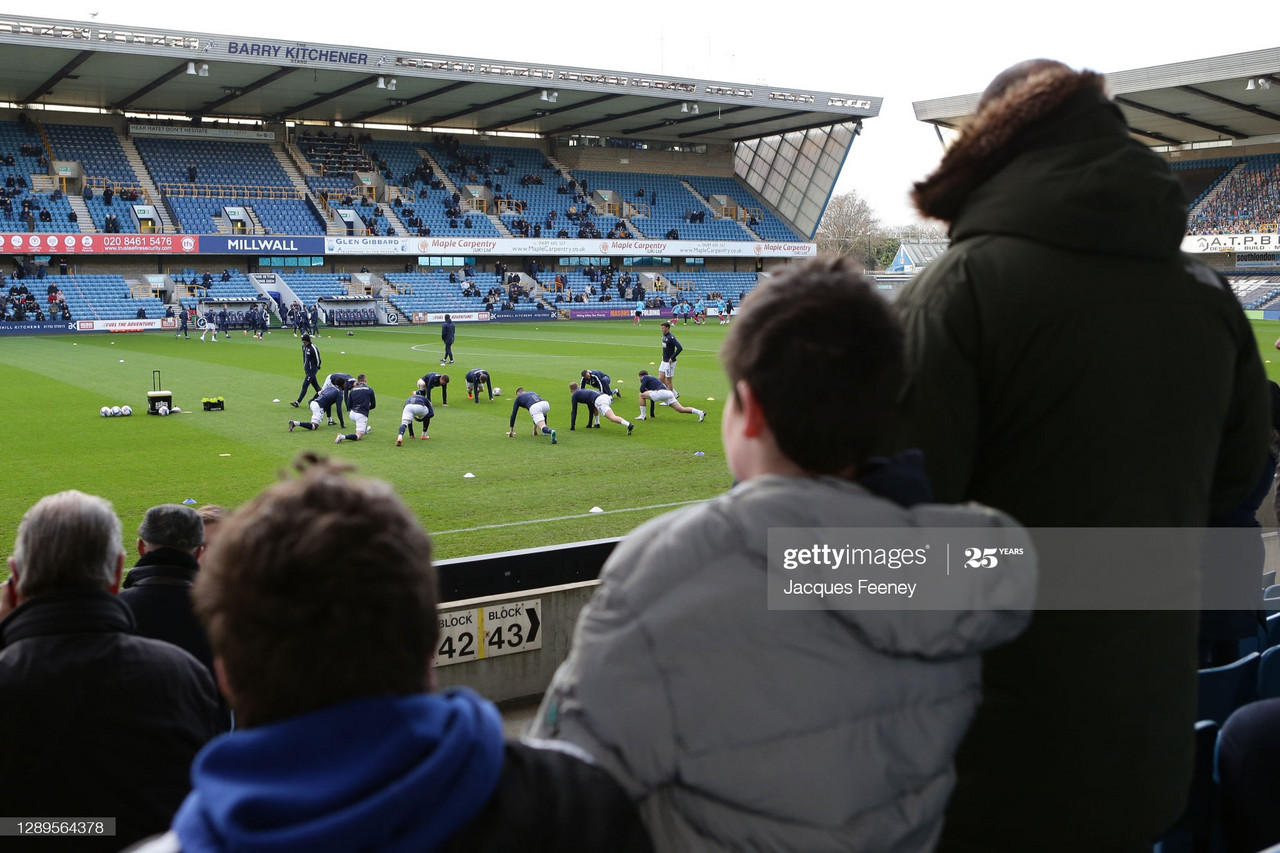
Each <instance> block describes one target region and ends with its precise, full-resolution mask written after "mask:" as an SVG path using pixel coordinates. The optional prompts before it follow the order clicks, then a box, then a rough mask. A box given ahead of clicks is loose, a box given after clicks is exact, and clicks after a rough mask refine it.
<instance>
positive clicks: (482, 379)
mask: <svg viewBox="0 0 1280 853" xmlns="http://www.w3.org/2000/svg"><path fill="white" fill-rule="evenodd" d="M466 380H467V396H468V397H470V398H471V401H472V402H474V403H479V402H480V388H481V386H483V387H485V388H488V389H489V402H490V403H492V402H493V377H491V376H490V375H489V371H487V370H483V369H481V368H478V367H477V368H476V369H475V370H468V371H467V376H466ZM441 393H442V394H443V392H441Z"/></svg>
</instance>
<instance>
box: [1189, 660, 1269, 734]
mask: <svg viewBox="0 0 1280 853" xmlns="http://www.w3.org/2000/svg"><path fill="white" fill-rule="evenodd" d="M1260 659H1261V655H1259V654H1258V653H1257V652H1253V653H1251V654H1248V655H1245V656H1244V657H1242V658H1241V659H1240V660H1238V661H1236V662H1234V663H1229V664H1227V665H1225V666H1215V667H1210V668H1208V669H1202V670H1200V673H1199V678H1198V683H1199V691H1200V696H1199V701H1198V703H1197V707H1198V710H1197V712H1196V719H1199V720H1213V721H1214V722H1215V723H1218V724H1219V725H1221V724H1223V723H1225V722H1226V721H1227V717H1229V716H1231V712H1232V711H1234V710H1235V709H1236V708H1239V707H1240V706H1242V705H1245V704H1248V703H1249V702H1252V701H1253V700H1254V699H1256V698H1257V696H1258V661H1259V660H1260Z"/></svg>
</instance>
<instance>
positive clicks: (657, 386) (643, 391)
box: [636, 370, 707, 423]
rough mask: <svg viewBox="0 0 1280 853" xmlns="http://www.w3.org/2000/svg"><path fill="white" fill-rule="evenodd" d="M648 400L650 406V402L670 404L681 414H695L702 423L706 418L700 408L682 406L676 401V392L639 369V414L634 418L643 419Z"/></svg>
mask: <svg viewBox="0 0 1280 853" xmlns="http://www.w3.org/2000/svg"><path fill="white" fill-rule="evenodd" d="M646 400H648V401H649V403H650V408H652V404H654V403H657V404H658V405H660V406H670V407H671V408H673V409H675V410H676V411H677V412H679V413H680V414H682V415H697V416H698V423H702V422H703V421H704V420H706V418H707V413H706V412H704V411H703V410H702V409H694V408H691V407H689V406H682V405H680V403H679V402H677V401H676V392H674V391H672V390H671V389H670V388H668V387H667V386H665V385H663V384H662V380H661V379H659V378H658V377H656V376H650V375H649V371H647V370H642V371H640V416H639V417H637V418H636V420H640V421H642V420H644V419H645V416H644V403H645V401H646Z"/></svg>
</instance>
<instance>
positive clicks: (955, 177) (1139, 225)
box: [911, 66, 1186, 256]
mask: <svg viewBox="0 0 1280 853" xmlns="http://www.w3.org/2000/svg"><path fill="white" fill-rule="evenodd" d="M911 196H912V200H913V201H914V202H915V204H916V207H917V209H918V210H919V211H920V213H921V214H923V215H924V216H927V217H930V218H933V219H940V220H942V221H943V222H946V223H948V224H949V225H950V226H951V236H952V239H953V241H954V240H960V239H963V238H964V237H966V236H975V235H977V234H988V233H999V234H1008V235H1017V236H1027V237H1031V238H1034V239H1037V240H1041V241H1043V242H1048V243H1051V244H1053V245H1058V246H1062V247H1064V248H1071V249H1083V250H1090V251H1096V252H1100V253H1103V254H1121V255H1131V254H1137V255H1141V256H1151V255H1160V256H1163V255H1167V254H1169V253H1170V252H1176V251H1178V247H1179V245H1180V243H1181V239H1182V236H1183V234H1184V233H1185V230H1186V203H1185V200H1184V199H1183V193H1182V189H1181V186H1180V184H1179V183H1178V181H1177V179H1176V178H1174V177H1173V174H1172V172H1170V170H1169V167H1168V166H1167V165H1166V164H1165V163H1164V162H1163V161H1162V160H1160V158H1159V157H1157V156H1156V155H1155V154H1153V153H1151V152H1150V151H1148V150H1147V149H1146V148H1145V147H1144V146H1142V145H1141V144H1139V143H1138V142H1136V141H1134V140H1133V139H1132V138H1131V137H1130V136H1129V131H1128V127H1127V125H1126V123H1125V120H1124V116H1123V115H1122V114H1121V113H1120V110H1119V109H1118V108H1117V107H1116V106H1115V104H1113V103H1112V102H1111V101H1110V100H1109V99H1108V98H1107V96H1106V93H1105V80H1104V79H1103V77H1102V75H1100V74H1097V73H1095V72H1093V71H1073V70H1071V69H1069V68H1066V67H1062V66H1050V67H1046V68H1043V69H1041V70H1039V71H1036V72H1034V73H1032V74H1030V75H1028V76H1027V77H1025V78H1023V79H1021V80H1018V81H1017V82H1015V83H1013V84H1012V85H1010V86H1009V87H1008V88H1007V89H1006V90H1005V91H1003V92H1001V93H1000V94H998V95H996V96H994V97H992V98H991V99H990V100H988V101H987V102H985V103H983V104H982V106H981V108H980V109H979V110H978V113H977V115H976V116H975V117H974V120H973V122H972V123H971V124H970V125H969V126H968V127H966V129H965V130H964V131H963V133H962V135H961V137H960V139H959V140H957V141H956V143H955V144H954V145H952V146H951V148H950V149H948V150H947V152H946V154H945V155H944V156H943V158H942V162H941V163H940V164H939V166H938V168H937V169H936V170H934V172H933V174H931V175H929V177H927V178H925V179H924V180H923V181H920V182H919V183H917V184H916V185H915V188H914V190H913V192H912V194H911Z"/></svg>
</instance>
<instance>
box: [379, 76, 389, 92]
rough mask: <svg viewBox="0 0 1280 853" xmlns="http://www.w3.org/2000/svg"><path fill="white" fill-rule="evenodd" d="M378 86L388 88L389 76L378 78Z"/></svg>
mask: <svg viewBox="0 0 1280 853" xmlns="http://www.w3.org/2000/svg"><path fill="white" fill-rule="evenodd" d="M378 88H379V89H385V88H387V78H386V77H379V78H378Z"/></svg>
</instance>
